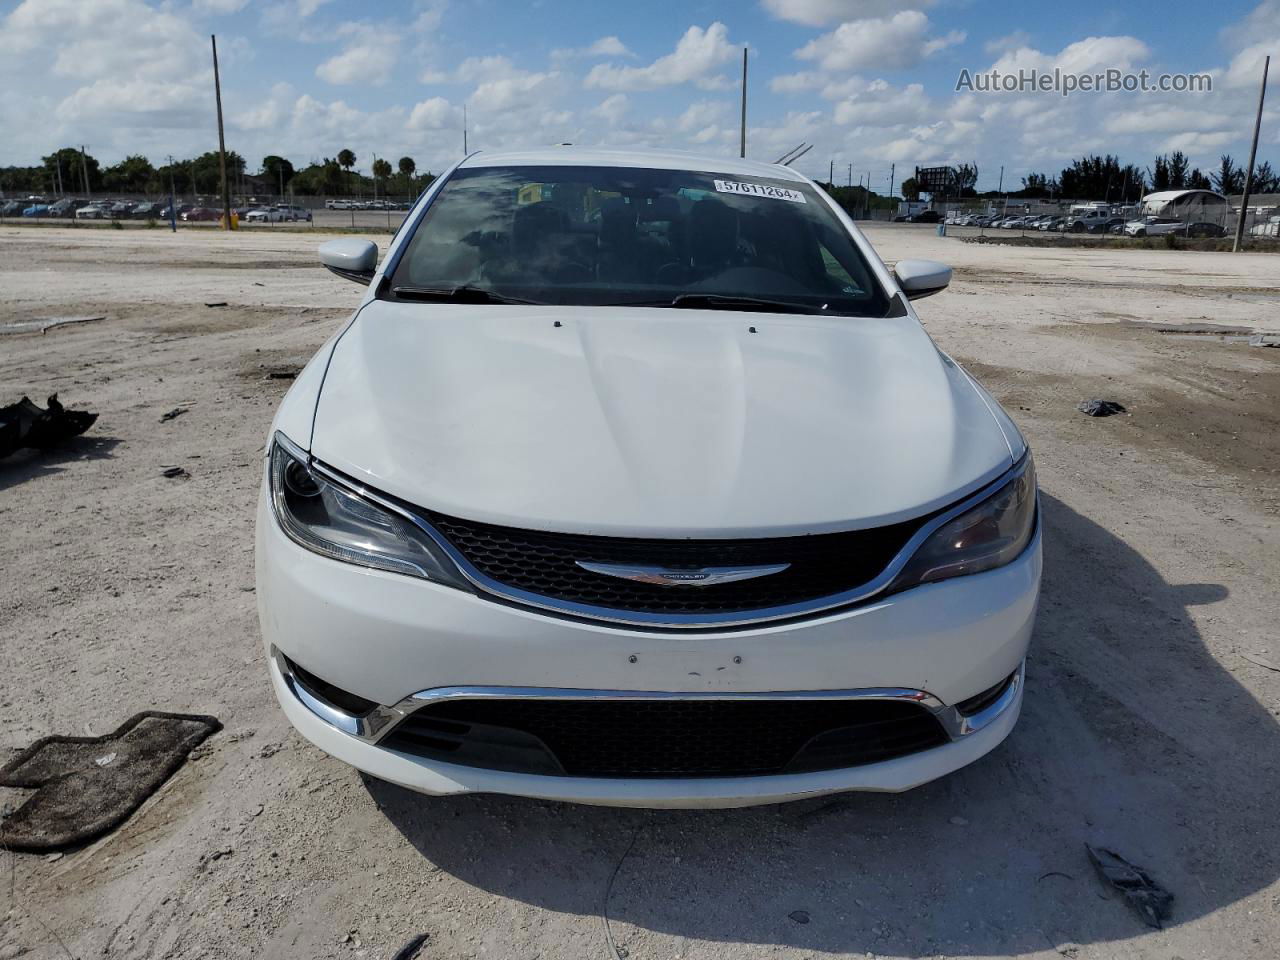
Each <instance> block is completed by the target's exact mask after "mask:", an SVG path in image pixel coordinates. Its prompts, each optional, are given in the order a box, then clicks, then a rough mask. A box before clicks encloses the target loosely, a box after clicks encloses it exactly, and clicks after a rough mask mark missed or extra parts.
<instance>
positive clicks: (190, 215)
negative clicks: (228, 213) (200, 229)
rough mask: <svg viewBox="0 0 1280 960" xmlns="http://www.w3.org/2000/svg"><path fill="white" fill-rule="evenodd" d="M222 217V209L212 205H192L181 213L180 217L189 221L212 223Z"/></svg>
mask: <svg viewBox="0 0 1280 960" xmlns="http://www.w3.org/2000/svg"><path fill="white" fill-rule="evenodd" d="M221 218H222V211H221V210H215V209H213V207H194V208H192V209H190V210H188V211H187V212H186V213H184V214H183V215H182V219H183V220H186V221H188V222H191V223H213V222H216V221H217V220H219V219H221Z"/></svg>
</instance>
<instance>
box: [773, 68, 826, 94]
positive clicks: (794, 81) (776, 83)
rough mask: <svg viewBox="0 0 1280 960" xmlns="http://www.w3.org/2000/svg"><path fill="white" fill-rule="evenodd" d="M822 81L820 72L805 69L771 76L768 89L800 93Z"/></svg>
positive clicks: (815, 86) (816, 86)
mask: <svg viewBox="0 0 1280 960" xmlns="http://www.w3.org/2000/svg"><path fill="white" fill-rule="evenodd" d="M823 82H824V81H823V79H822V75H821V74H819V73H814V72H812V71H809V70H806V71H802V72H800V73H783V74H779V75H778V76H776V77H773V78H772V79H771V80H770V81H769V89H770V90H772V91H773V92H774V93H802V92H804V91H805V90H816V89H817V88H818V87H820V86H822V84H823Z"/></svg>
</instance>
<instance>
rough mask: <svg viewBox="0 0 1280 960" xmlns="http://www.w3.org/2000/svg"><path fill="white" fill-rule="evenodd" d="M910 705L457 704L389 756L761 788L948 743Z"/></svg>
mask: <svg viewBox="0 0 1280 960" xmlns="http://www.w3.org/2000/svg"><path fill="white" fill-rule="evenodd" d="M946 742H947V737H946V734H945V733H944V732H943V730H942V727H941V725H940V724H939V723H938V721H937V720H936V719H935V718H934V717H933V715H932V714H930V713H929V712H928V711H927V710H925V709H923V708H922V707H920V706H918V705H917V704H914V703H907V702H902V701H889V700H886V701H879V700H550V699H548V700H514V699H512V700H507V699H498V700H457V701H447V702H444V703H439V704H434V705H431V706H428V707H425V708H423V709H422V710H419V711H418V712H416V713H414V714H411V715H410V716H409V717H408V718H407V719H406V720H405V721H404V722H403V723H401V724H400V726H398V727H397V728H396V729H395V730H394V731H392V732H391V734H389V735H388V736H387V738H386V739H385V740H383V741H382V745H383V746H386V747H390V748H391V749H393V750H402V751H404V752H407V753H413V754H416V755H419V756H425V757H430V758H435V759H441V760H445V761H448V762H450V763H459V764H464V765H468V766H478V767H485V768H489V769H500V770H512V771H516V772H521V773H541V774H551V775H568V776H585V777H663V776H674V777H723V776H761V775H768V774H778V773H797V772H802V771H814V770H837V769H842V768H845V767H855V766H859V765H862V764H866V763H875V762H877V761H880V760H888V759H891V758H893V757H900V756H904V755H906V754H909V753H915V752H916V751H918V750H925V749H928V748H930V747H935V746H938V745H940V744H943V743H946Z"/></svg>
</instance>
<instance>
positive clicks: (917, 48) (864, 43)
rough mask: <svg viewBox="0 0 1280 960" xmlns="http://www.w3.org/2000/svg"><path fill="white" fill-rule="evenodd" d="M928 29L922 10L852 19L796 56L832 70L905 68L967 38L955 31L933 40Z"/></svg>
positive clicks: (804, 48)
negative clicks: (880, 16) (865, 18)
mask: <svg viewBox="0 0 1280 960" xmlns="http://www.w3.org/2000/svg"><path fill="white" fill-rule="evenodd" d="M928 30H929V18H928V17H926V16H925V15H924V14H923V13H921V12H920V11H919V10H904V11H902V12H901V13H896V14H894V15H893V16H892V17H887V18H874V19H870V20H851V21H848V22H847V23H842V24H840V26H838V27H836V29H835V30H832V31H831V32H830V33H826V34H823V35H822V36H820V37H817V38H816V39H813V40H810V41H809V42H808V43H807V44H805V45H804V46H803V47H801V48H800V49H799V50H797V51H796V56H797V57H798V58H799V59H801V60H813V61H816V62H817V63H818V65H819V66H820V67H822V69H824V70H830V71H838V70H863V69H868V68H873V69H886V70H902V69H906V68H908V67H913V66H915V65H916V64H917V63H919V62H920V61H921V60H922V59H923V58H924V57H927V56H929V55H930V54H932V53H936V52H937V51H938V50H941V49H942V48H943V47H946V46H950V45H951V44H953V43H960V42H962V41H963V40H964V37H965V35H964V34H963V33H962V32H960V31H952V32H951V33H949V34H947V35H946V36H945V37H941V38H933V39H930V38H928V37H927V33H928Z"/></svg>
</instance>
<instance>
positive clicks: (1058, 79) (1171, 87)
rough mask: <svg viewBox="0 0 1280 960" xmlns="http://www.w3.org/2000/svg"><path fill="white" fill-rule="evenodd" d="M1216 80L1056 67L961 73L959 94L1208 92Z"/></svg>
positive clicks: (1204, 76)
mask: <svg viewBox="0 0 1280 960" xmlns="http://www.w3.org/2000/svg"><path fill="white" fill-rule="evenodd" d="M1212 90H1213V77H1212V76H1211V75H1210V74H1207V73H1152V72H1151V71H1149V70H1137V71H1132V70H1120V69H1118V68H1108V69H1106V70H1099V71H1097V72H1096V73H1072V72H1069V71H1066V70H1063V69H1061V68H1059V67H1055V68H1054V69H1053V70H1039V69H1036V68H1034V67H1028V68H1022V69H1018V70H980V71H977V72H974V71H971V70H961V71H960V76H959V77H957V78H956V93H1056V94H1058V95H1059V96H1063V97H1069V96H1071V95H1073V94H1076V93H1209V92H1211V91H1212Z"/></svg>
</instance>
